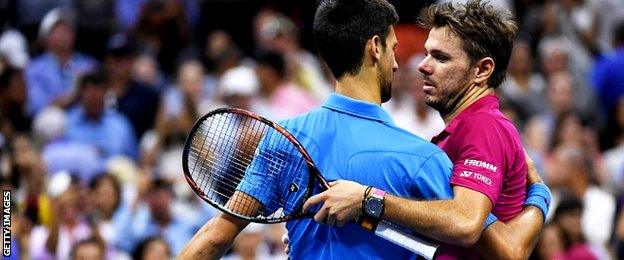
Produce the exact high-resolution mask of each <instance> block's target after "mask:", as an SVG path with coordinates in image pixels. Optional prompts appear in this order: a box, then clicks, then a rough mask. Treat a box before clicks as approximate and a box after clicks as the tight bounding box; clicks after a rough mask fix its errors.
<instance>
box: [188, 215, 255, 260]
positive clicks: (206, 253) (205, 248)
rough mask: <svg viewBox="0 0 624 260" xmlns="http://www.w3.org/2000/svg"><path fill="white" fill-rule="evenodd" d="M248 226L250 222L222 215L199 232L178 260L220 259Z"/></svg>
mask: <svg viewBox="0 0 624 260" xmlns="http://www.w3.org/2000/svg"><path fill="white" fill-rule="evenodd" d="M247 224H249V222H246V221H242V220H240V219H237V218H235V217H232V216H230V215H227V214H224V213H221V214H219V215H218V216H216V217H215V218H213V219H211V220H210V221H208V223H206V224H205V225H204V226H203V227H202V228H201V229H200V230H199V231H197V233H196V234H195V235H194V236H193V238H191V240H190V241H189V243H188V244H186V246H184V249H183V250H182V252H181V253H180V254H179V255H178V257H177V259H219V258H221V256H223V255H224V254H225V253H226V252H227V250H228V249H229V248H230V247H231V246H232V243H233V242H234V238H236V236H237V235H238V233H240V232H241V231H242V230H243V229H244V228H245V227H246V226H247Z"/></svg>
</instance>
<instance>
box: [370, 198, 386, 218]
mask: <svg viewBox="0 0 624 260" xmlns="http://www.w3.org/2000/svg"><path fill="white" fill-rule="evenodd" d="M381 203H382V202H381V200H380V199H378V198H375V197H370V198H368V199H367V200H366V214H368V215H370V216H373V217H377V218H378V217H379V215H380V214H381V206H382V205H381Z"/></svg>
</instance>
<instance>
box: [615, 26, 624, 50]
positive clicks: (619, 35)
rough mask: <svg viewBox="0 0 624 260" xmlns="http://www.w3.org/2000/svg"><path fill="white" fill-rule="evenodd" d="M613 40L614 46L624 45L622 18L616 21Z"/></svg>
mask: <svg viewBox="0 0 624 260" xmlns="http://www.w3.org/2000/svg"><path fill="white" fill-rule="evenodd" d="M613 42H614V43H615V47H616V48H617V47H620V46H624V19H623V20H621V21H620V22H619V23H617V25H616V26H615V30H613Z"/></svg>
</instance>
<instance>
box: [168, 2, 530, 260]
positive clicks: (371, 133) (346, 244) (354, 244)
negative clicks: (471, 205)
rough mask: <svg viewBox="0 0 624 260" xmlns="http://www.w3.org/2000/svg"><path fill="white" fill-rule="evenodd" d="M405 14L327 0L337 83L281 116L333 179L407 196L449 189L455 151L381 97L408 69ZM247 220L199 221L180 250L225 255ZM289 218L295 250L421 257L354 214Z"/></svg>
mask: <svg viewBox="0 0 624 260" xmlns="http://www.w3.org/2000/svg"><path fill="white" fill-rule="evenodd" d="M397 21H398V16H397V13H396V11H395V9H394V7H393V6H392V5H391V4H389V3H388V2H387V1H385V0H345V1H339V0H330V1H323V2H322V3H321V4H320V6H319V8H318V10H317V13H316V17H315V21H314V35H315V41H316V45H317V48H318V49H319V53H320V55H321V57H322V58H323V60H324V61H325V62H326V64H327V65H328V67H329V68H330V69H331V71H332V73H333V75H334V76H335V78H336V86H335V88H336V93H334V94H332V95H331V96H330V97H329V98H328V99H327V100H326V102H325V103H324V104H323V106H322V107H320V108H318V109H315V110H313V111H311V112H309V113H306V114H303V115H301V116H298V117H295V118H292V119H288V120H285V121H283V122H280V124H281V125H282V126H284V127H285V128H286V129H287V130H288V131H289V132H291V133H292V134H293V135H294V136H295V137H296V138H297V139H298V140H299V141H300V142H301V143H302V144H303V146H304V147H305V149H306V150H307V151H308V152H309V154H310V155H311V157H312V159H313V160H314V161H315V163H316V164H317V167H318V168H319V170H320V171H321V172H322V173H323V175H324V177H325V178H326V179H329V180H331V179H346V180H352V181H357V182H360V183H364V184H366V185H371V186H375V187H381V188H382V189H384V190H385V191H388V192H390V193H393V194H397V195H398V196H402V197H410V198H421V199H429V200H431V199H448V198H451V196H452V191H451V189H450V186H449V178H450V173H451V167H452V164H451V162H450V160H449V158H448V157H447V156H446V155H445V154H444V152H443V151H442V150H440V149H439V148H438V147H436V146H435V145H433V144H431V143H429V142H428V141H425V140H423V139H421V138H419V137H417V136H415V135H413V134H411V133H409V132H407V131H404V130H402V129H400V128H398V127H397V126H396V125H395V124H394V122H393V120H392V119H391V118H390V116H389V115H388V114H387V113H386V112H385V111H384V110H383V109H382V108H381V107H380V104H381V103H383V102H386V101H388V100H389V99H390V96H391V82H392V76H393V72H394V71H396V70H397V69H398V65H397V62H396V60H395V57H394V51H395V50H396V47H397V39H396V36H395V33H394V29H393V27H392V26H393V24H395V23H396V22H397ZM337 162H340V163H337ZM492 221H494V219H490V221H489V222H488V223H487V224H490V223H492ZM538 221H541V220H538ZM247 224H248V223H247V222H245V221H241V220H239V219H236V218H234V217H231V216H229V215H227V214H221V215H218V216H217V217H215V218H213V219H212V220H210V221H209V222H208V223H206V225H204V226H203V227H202V228H201V229H200V231H198V233H197V234H196V235H195V236H194V237H193V239H191V241H190V242H189V243H188V244H187V246H186V247H185V249H184V250H183V252H182V253H181V254H180V255H179V258H181V259H214V258H219V257H220V256H222V255H223V254H225V252H226V251H227V250H228V249H229V248H230V246H231V244H232V243H233V241H234V238H235V237H236V236H237V234H238V233H239V232H241V231H242V230H243V229H244V228H245V226H247ZM286 226H287V229H288V232H289V236H290V240H291V242H290V248H291V250H290V253H289V254H290V257H291V258H293V259H300V258H306V259H340V258H344V257H349V259H351V258H355V257H361V258H365V259H380V258H384V259H414V258H416V257H417V255H415V254H414V253H412V252H410V251H408V250H406V249H403V248H401V247H399V246H396V245H394V244H392V243H391V242H388V241H386V240H383V239H381V238H379V237H377V236H375V235H374V234H372V233H369V232H367V231H365V230H363V229H362V228H360V227H359V226H358V225H357V224H354V223H347V224H345V225H344V226H342V227H336V226H331V225H320V224H318V223H316V222H315V221H314V220H312V219H300V220H291V221H289V222H287V225H286ZM488 233H491V234H493V235H494V233H492V232H488ZM492 244H493V245H494V243H492ZM492 250H496V248H494V246H492Z"/></svg>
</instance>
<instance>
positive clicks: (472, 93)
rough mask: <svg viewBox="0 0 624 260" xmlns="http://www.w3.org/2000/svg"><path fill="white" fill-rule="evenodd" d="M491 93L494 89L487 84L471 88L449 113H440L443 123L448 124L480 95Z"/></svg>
mask: <svg viewBox="0 0 624 260" xmlns="http://www.w3.org/2000/svg"><path fill="white" fill-rule="evenodd" d="M491 94H494V89H493V88H489V87H487V86H483V87H474V88H472V89H471V90H469V91H468V92H467V93H466V94H465V95H464V96H462V97H461V99H460V100H459V102H457V105H456V106H455V108H454V109H453V110H451V112H450V113H448V114H446V115H442V119H444V124H446V125H448V124H449V123H450V122H451V121H453V119H454V118H455V117H456V116H457V115H459V113H461V112H462V111H464V110H466V108H468V107H469V106H470V105H472V104H473V103H474V102H476V101H477V100H479V99H480V98H482V97H485V96H487V95H491Z"/></svg>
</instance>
